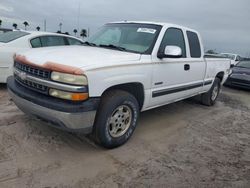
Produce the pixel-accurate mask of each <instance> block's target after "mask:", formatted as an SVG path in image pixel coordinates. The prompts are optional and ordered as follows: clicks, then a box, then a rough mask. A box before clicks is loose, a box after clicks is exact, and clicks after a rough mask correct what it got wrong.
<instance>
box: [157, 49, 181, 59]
mask: <svg viewBox="0 0 250 188" xmlns="http://www.w3.org/2000/svg"><path fill="white" fill-rule="evenodd" d="M157 57H158V58H160V59H162V58H166V57H169V58H180V57H182V50H181V48H180V47H179V46H166V47H165V50H164V52H163V53H162V52H159V53H158V55H157Z"/></svg>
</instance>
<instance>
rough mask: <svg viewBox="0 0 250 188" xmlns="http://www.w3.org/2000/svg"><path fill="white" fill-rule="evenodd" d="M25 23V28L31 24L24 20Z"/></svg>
mask: <svg viewBox="0 0 250 188" xmlns="http://www.w3.org/2000/svg"><path fill="white" fill-rule="evenodd" d="M23 25H24V27H25V30H26V29H27V26H29V23H28V22H26V21H25V22H23Z"/></svg>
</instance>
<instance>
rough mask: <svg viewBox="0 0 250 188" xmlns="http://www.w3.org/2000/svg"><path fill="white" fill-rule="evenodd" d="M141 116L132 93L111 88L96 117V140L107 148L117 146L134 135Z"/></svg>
mask: <svg viewBox="0 0 250 188" xmlns="http://www.w3.org/2000/svg"><path fill="white" fill-rule="evenodd" d="M138 118H139V104H138V102H137V100H136V98H135V97H134V96H133V95H131V94H130V93H128V92H126V91H122V90H111V91H108V92H107V93H105V94H104V96H103V97H102V99H101V103H100V106H99V109H98V112H97V116H96V119H95V124H94V129H93V136H94V139H95V142H96V143H97V144H99V145H101V146H103V147H105V148H109V149H112V148H115V147H118V146H121V145H123V144H124V143H126V142H127V141H128V140H129V138H130V137H131V136H132V134H133V132H134V130H135V128H136V125H137V121H138Z"/></svg>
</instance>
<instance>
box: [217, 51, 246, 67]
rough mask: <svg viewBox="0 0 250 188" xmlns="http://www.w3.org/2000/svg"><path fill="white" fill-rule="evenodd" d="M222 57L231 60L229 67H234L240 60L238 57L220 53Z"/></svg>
mask: <svg viewBox="0 0 250 188" xmlns="http://www.w3.org/2000/svg"><path fill="white" fill-rule="evenodd" d="M221 55H222V56H223V57H226V58H229V59H231V65H236V64H237V63H239V61H240V60H241V57H240V55H238V54H231V53H221Z"/></svg>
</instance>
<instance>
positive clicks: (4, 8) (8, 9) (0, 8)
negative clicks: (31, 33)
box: [0, 4, 13, 12]
mask: <svg viewBox="0 0 250 188" xmlns="http://www.w3.org/2000/svg"><path fill="white" fill-rule="evenodd" d="M0 11H5V12H13V8H12V7H11V6H5V5H2V4H0Z"/></svg>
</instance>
